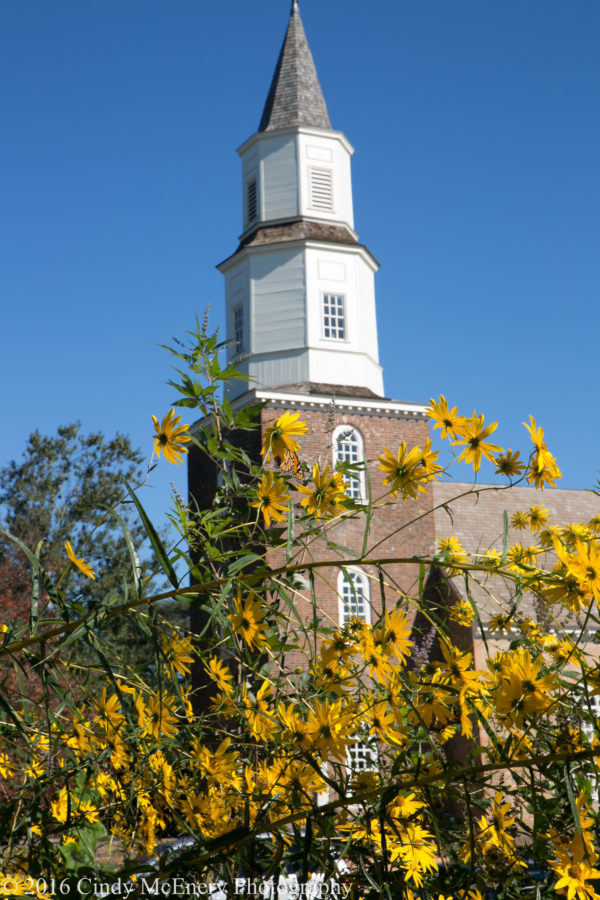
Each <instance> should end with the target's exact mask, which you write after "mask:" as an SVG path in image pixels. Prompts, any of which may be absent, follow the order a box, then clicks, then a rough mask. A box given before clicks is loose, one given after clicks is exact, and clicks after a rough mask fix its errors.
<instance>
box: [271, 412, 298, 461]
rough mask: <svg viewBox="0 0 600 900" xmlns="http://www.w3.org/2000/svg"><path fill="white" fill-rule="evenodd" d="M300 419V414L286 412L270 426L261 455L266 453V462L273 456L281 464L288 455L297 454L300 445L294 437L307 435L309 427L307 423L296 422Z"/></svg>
mask: <svg viewBox="0 0 600 900" xmlns="http://www.w3.org/2000/svg"><path fill="white" fill-rule="evenodd" d="M299 417H300V413H291V412H284V414H283V415H282V416H279V418H278V419H276V420H275V422H274V423H273V424H272V425H269V426H268V428H267V429H266V431H265V436H264V439H263V445H262V447H261V451H260V452H261V453H265V454H266V456H265V462H267V460H268V459H269V457H270V455H271V454H273V456H274V457H275V459H276V460H277V461H278V462H281V461H282V460H283V458H284V457H285V456H286V454H287V453H297V452H298V450H299V449H300V444H299V443H298V441H296V440H295V438H294V435H297V434H306V433H307V431H308V425H307V424H306V422H298V421H296V420H297V419H298V418H299Z"/></svg>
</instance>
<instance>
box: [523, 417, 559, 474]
mask: <svg viewBox="0 0 600 900" xmlns="http://www.w3.org/2000/svg"><path fill="white" fill-rule="evenodd" d="M529 418H530V420H531V424H530V425H528V424H527V422H523V425H524V426H525V428H526V429H527V431H528V432H529V434H530V436H531V440H532V441H533V446H534V447H535V450H534V452H533V453H532V454H531V460H530V469H529V471H528V472H527V481H528V482H529V483H530V484H531V482H532V481H533V482H534V483H535V486H536V488H541V489H542V490H544V485H546V484H549V485H551V486H552V487H554V485H555V479H556V478H562V473H561V471H560V469H559V468H558V466H557V465H556V459H555V457H554V456H552V455H551V453H550V451H549V450H548V448H547V447H546V444H545V443H544V429H543V428H540V427H539V426H538V425H537V424H536V421H535V419H534V418H533V416H531V415H530V416H529Z"/></svg>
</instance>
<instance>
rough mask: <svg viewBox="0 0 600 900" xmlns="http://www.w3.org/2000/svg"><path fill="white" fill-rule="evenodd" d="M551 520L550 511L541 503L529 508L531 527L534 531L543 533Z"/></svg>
mask: <svg viewBox="0 0 600 900" xmlns="http://www.w3.org/2000/svg"><path fill="white" fill-rule="evenodd" d="M549 518H550V511H549V510H547V509H546V507H545V506H541V505H540V504H539V503H534V504H533V506H530V507H529V527H530V528H531V530H532V531H543V530H544V528H545V527H546V525H547V523H548V519H549Z"/></svg>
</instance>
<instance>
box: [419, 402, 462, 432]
mask: <svg viewBox="0 0 600 900" xmlns="http://www.w3.org/2000/svg"><path fill="white" fill-rule="evenodd" d="M429 402H430V403H431V408H430V409H428V410H427V415H428V416H429V418H430V419H434V420H435V421H436V423H437V424H436V425H434V426H433V429H434V431H435V429H436V428H441V429H442V434H441V437H442V438H446V437H447V436H448V435H450V437H451V438H456V437H457V436H458V435H459V434H461V433H462V429H463V427H464V424H465V422H466V419H465V417H464V416H459V415H457V409H458V407H456V406H453V407H452V409H450V410H449V409H448V403H447V402H446V398H445V397H444V395H443V394H440V401H439V403H436V402H435V400H433V399H430V401H429Z"/></svg>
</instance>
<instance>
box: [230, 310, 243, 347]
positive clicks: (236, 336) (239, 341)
mask: <svg viewBox="0 0 600 900" xmlns="http://www.w3.org/2000/svg"><path fill="white" fill-rule="evenodd" d="M232 314H233V344H232V350H233V355H234V356H239V354H240V353H243V352H244V337H245V333H244V332H245V329H244V304H243V303H238V304H236V306H234V307H233V310H232Z"/></svg>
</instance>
